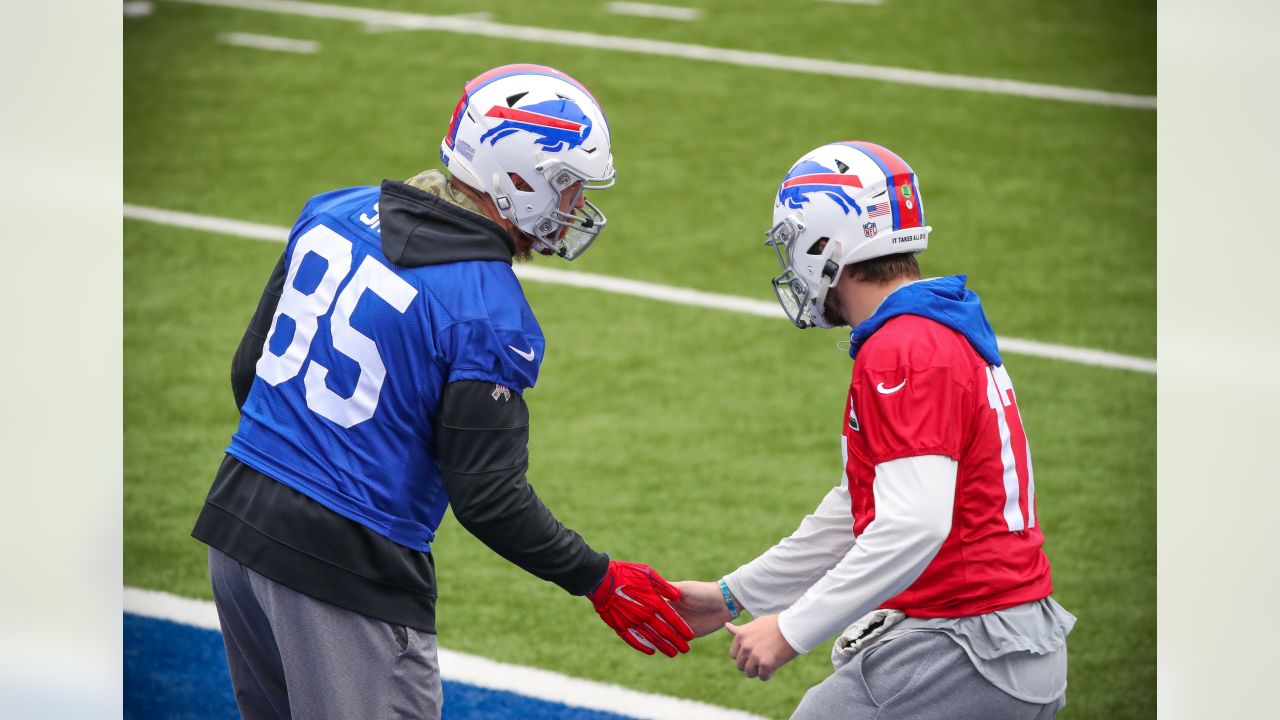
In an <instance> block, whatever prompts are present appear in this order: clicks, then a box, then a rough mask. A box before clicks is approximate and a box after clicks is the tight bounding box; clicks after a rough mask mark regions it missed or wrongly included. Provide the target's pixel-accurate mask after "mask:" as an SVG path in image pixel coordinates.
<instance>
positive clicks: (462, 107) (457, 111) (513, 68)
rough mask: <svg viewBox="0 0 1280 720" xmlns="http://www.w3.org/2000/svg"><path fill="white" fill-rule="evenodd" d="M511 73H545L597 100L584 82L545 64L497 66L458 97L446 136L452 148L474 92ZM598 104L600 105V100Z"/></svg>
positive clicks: (472, 82)
mask: <svg viewBox="0 0 1280 720" xmlns="http://www.w3.org/2000/svg"><path fill="white" fill-rule="evenodd" d="M511 75H545V76H546V77H553V78H556V79H558V80H563V81H565V82H567V83H569V84H570V85H573V86H574V87H576V88H578V89H579V90H581V91H582V92H584V93H586V94H587V97H589V98H591V99H592V100H595V96H594V95H592V94H591V91H590V90H588V89H587V88H586V87H584V86H583V84H582V83H580V82H578V81H577V80H574V79H573V78H571V77H569V76H568V75H565V74H564V73H562V72H560V71H559V70H556V69H554V68H549V67H547V66H545V65H531V64H528V63H518V64H515V65H503V66H502V67H496V68H494V69H492V70H490V71H488V72H486V73H484V74H482V75H480V76H478V77H476V78H473V79H472V80H471V81H470V82H468V83H467V84H466V86H465V87H464V88H463V89H462V97H460V98H458V105H457V106H456V107H455V108H454V109H453V117H452V118H451V119H450V120H449V131H448V133H446V134H445V137H444V142H445V144H446V145H448V146H449V147H450V148H452V147H453V142H454V139H455V138H456V137H457V136H458V119H459V118H461V117H462V114H463V113H465V112H466V111H467V106H468V105H470V103H471V96H472V94H474V93H475V91H477V90H479V89H480V88H482V87H484V86H486V85H488V84H489V83H491V82H493V81H495V80H501V79H502V78H505V77H509V76H511ZM596 104H597V105H599V103H598V102H597V103H596ZM603 112H604V109H603V108H601V113H603Z"/></svg>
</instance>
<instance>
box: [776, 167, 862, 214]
mask: <svg viewBox="0 0 1280 720" xmlns="http://www.w3.org/2000/svg"><path fill="white" fill-rule="evenodd" d="M848 188H858V189H861V188H862V180H861V179H859V178H858V176H857V175H849V174H845V173H838V172H836V171H835V170H832V169H831V168H829V167H825V166H823V165H822V164H821V163H816V162H814V161H812V160H805V161H803V162H798V163H796V166H795V167H793V168H791V172H789V173H787V176H786V177H785V178H783V179H782V187H780V188H778V202H780V203H786V204H787V207H789V208H791V209H792V210H799V209H800V208H801V207H803V206H804V205H805V204H806V203H808V202H809V201H810V200H812V198H810V197H809V193H815V192H821V193H824V194H826V196H827V197H829V198H831V200H832V201H833V202H835V204H836V205H839V206H840V209H841V210H843V211H844V214H845V215H848V214H849V211H850V210H857V211H858V214H859V215H861V214H862V209H861V208H859V207H858V203H857V201H855V200H854V199H853V196H852V195H850V194H849V192H848Z"/></svg>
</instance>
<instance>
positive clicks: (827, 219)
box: [766, 141, 932, 328]
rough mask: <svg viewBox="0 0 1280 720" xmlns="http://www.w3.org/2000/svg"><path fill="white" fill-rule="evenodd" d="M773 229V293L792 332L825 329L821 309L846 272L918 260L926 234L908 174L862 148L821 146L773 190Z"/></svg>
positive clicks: (894, 160) (880, 152) (874, 149)
mask: <svg viewBox="0 0 1280 720" xmlns="http://www.w3.org/2000/svg"><path fill="white" fill-rule="evenodd" d="M773 223H774V224H773V228H772V229H770V230H769V232H768V233H767V236H768V238H769V239H768V240H767V241H766V244H767V245H770V246H772V247H773V248H774V249H775V250H776V251H777V252H778V259H779V261H780V262H781V264H782V269H783V272H782V273H781V274H780V275H778V276H777V277H775V278H774V279H773V284H774V290H775V291H776V292H777V293H778V300H779V302H781V303H782V308H783V310H784V311H786V313H787V317H788V318H790V319H791V322H792V323H794V324H795V325H796V327H799V328H806V327H823V328H825V327H830V326H831V325H830V323H828V322H827V321H826V319H825V318H824V316H823V303H825V302H826V297H827V291H828V290H830V289H831V286H833V285H835V283H836V281H837V280H839V278H840V273H841V271H842V270H844V268H845V266H847V265H852V264H853V263H858V262H862V261H864V260H871V259H873V258H877V257H882V256H885V255H896V254H899V253H908V252H909V253H921V252H924V250H925V248H927V247H928V246H929V232H930V231H931V230H932V228H930V227H929V226H927V225H925V222H924V202H923V199H922V198H921V197H920V186H919V183H918V181H917V180H916V174H915V172H914V171H913V170H912V169H911V166H909V165H907V163H906V162H904V161H903V160H902V158H900V157H898V156H897V155H895V154H894V153H893V152H892V151H890V150H888V149H886V148H884V147H881V146H879V145H876V144H874V143H869V142H863V141H850V142H842V143H832V144H830V145H823V146H822V147H819V148H817V149H815V150H813V151H811V152H809V153H807V154H805V155H804V156H803V157H801V158H800V159H799V160H798V161H796V164H795V165H793V166H791V170H789V171H788V172H787V175H786V177H784V178H783V179H782V184H781V185H780V186H779V188H778V194H777V197H776V198H775V201H774V206H773ZM824 240H825V241H826V242H825V243H824V242H823V241H824Z"/></svg>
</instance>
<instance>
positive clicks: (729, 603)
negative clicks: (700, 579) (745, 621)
mask: <svg viewBox="0 0 1280 720" xmlns="http://www.w3.org/2000/svg"><path fill="white" fill-rule="evenodd" d="M718 583H719V585H720V594H721V595H723V596H724V605H725V607H727V608H729V619H730V620H737V619H738V616H739V615H741V614H742V611H741V610H739V609H738V605H737V603H735V602H734V601H733V593H731V592H729V586H728V585H727V584H725V581H724V579H723V578H721V579H720V580H719V581H718Z"/></svg>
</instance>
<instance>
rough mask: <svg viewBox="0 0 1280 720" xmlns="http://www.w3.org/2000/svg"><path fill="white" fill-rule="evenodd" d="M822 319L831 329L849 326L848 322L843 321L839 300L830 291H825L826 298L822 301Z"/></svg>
mask: <svg viewBox="0 0 1280 720" xmlns="http://www.w3.org/2000/svg"><path fill="white" fill-rule="evenodd" d="M833 289H834V288H833ZM822 319H823V320H826V321H827V323H828V324H829V325H831V327H842V326H845V325H848V324H849V321H848V320H845V319H844V311H843V310H842V309H841V308H840V299H839V297H837V296H836V294H835V293H834V292H832V290H828V291H827V297H826V298H824V299H823V301H822Z"/></svg>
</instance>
